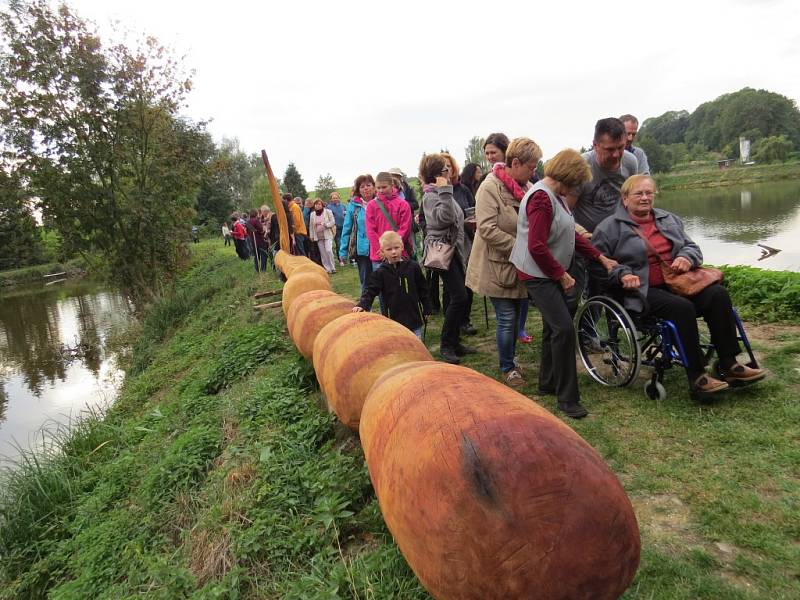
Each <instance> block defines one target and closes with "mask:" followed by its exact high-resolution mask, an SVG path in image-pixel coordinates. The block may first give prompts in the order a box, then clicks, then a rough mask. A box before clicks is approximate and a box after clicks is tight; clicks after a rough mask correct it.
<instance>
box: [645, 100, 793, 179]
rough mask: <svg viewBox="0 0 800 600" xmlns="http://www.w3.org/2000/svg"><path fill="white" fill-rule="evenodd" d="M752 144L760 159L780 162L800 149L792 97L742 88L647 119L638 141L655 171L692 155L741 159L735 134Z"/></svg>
mask: <svg viewBox="0 0 800 600" xmlns="http://www.w3.org/2000/svg"><path fill="white" fill-rule="evenodd" d="M740 137H745V138H747V139H749V140H750V142H751V144H752V150H751V157H752V159H753V160H755V161H756V162H759V163H770V162H781V161H785V160H787V159H789V158H791V157H792V156H793V153H795V151H796V150H798V149H800V111H798V109H797V105H796V104H795V102H794V100H791V99H789V98H787V97H786V96H782V95H781V94H776V93H775V92H769V91H767V90H754V89H752V88H744V89H741V90H739V91H738V92H733V93H731V94H724V95H722V96H720V97H719V98H717V99H716V100H712V101H710V102H705V103H703V104H701V105H700V106H698V107H697V109H695V111H694V112H692V113H690V112H688V111H686V110H678V111H674V110H673V111H669V112H665V113H664V114H663V115H661V116H659V117H652V118H649V119H646V120H645V121H644V122H643V123H642V126H641V128H640V131H639V137H638V140H637V143H638V144H639V145H640V146H641V147H642V148H644V150H645V152H647V157H648V159H649V162H650V167H651V169H652V170H653V171H654V172H664V171H668V170H670V169H671V168H672V167H674V166H675V165H678V164H683V163H687V162H690V161H694V160H711V159H715V160H720V159H723V158H739V138H740Z"/></svg>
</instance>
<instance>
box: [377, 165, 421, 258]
mask: <svg viewBox="0 0 800 600" xmlns="http://www.w3.org/2000/svg"><path fill="white" fill-rule="evenodd" d="M375 188H376V189H377V191H378V195H377V196H376V197H375V199H373V200H372V201H371V202H370V203H369V204H367V214H366V226H367V238H368V239H369V258H370V260H371V261H372V264H373V266H374V267H377V266H379V265H380V262H381V256H380V250H381V244H380V241H379V240H380V237H381V235H382V234H383V233H384V232H385V231H396V232H397V233H398V234H399V235H400V237H401V238H402V240H403V246H404V247H405V248H406V249H407V248H411V247H413V246H412V242H411V235H412V233H411V231H412V230H411V207H410V206H409V205H408V202H406V201H405V200H403V198H401V197H400V194H399V189H398V187H397V185H396V183H395V181H394V179H393V178H392V175H391V174H390V173H386V172H381V173H378V176H377V177H376V178H375ZM403 256H405V257H407V258H410V257H409V256H408V252H407V251H406V250H404V251H403Z"/></svg>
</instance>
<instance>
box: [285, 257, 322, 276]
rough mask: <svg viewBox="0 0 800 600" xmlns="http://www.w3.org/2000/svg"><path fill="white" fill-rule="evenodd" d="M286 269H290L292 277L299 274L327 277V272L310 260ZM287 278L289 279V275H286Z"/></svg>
mask: <svg viewBox="0 0 800 600" xmlns="http://www.w3.org/2000/svg"><path fill="white" fill-rule="evenodd" d="M288 268H289V269H290V274H291V276H292V277H293V276H295V275H298V274H300V273H319V274H320V275H322V276H324V277H327V276H328V272H327V271H326V270H325V269H324V268H322V267H320V266H319V265H318V264H317V263H315V262H314V261H312V260H307V261H306V262H302V263H298V264H297V265H291V266H289V267H288ZM287 277H289V275H287Z"/></svg>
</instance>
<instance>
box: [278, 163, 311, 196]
mask: <svg viewBox="0 0 800 600" xmlns="http://www.w3.org/2000/svg"><path fill="white" fill-rule="evenodd" d="M283 185H284V186H285V187H286V191H287V192H289V193H290V194H291V195H292V196H293V197H295V198H297V197H300V198H305V197H307V196H308V192H307V191H306V186H305V185H303V178H302V177H301V176H300V171H298V170H297V167H295V166H294V163H293V162H290V163H289V166H288V167H286V173H284V174H283Z"/></svg>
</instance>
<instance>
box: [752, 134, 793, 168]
mask: <svg viewBox="0 0 800 600" xmlns="http://www.w3.org/2000/svg"><path fill="white" fill-rule="evenodd" d="M791 151H792V142H791V141H789V139H788V138H786V136H783V135H772V136H770V137H765V138H761V139H760V140H758V141H757V142H756V143H755V144H754V145H753V159H754V160H755V161H756V162H760V163H771V162H784V161H785V160H786V159H787V158H788V157H789V152H791Z"/></svg>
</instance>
